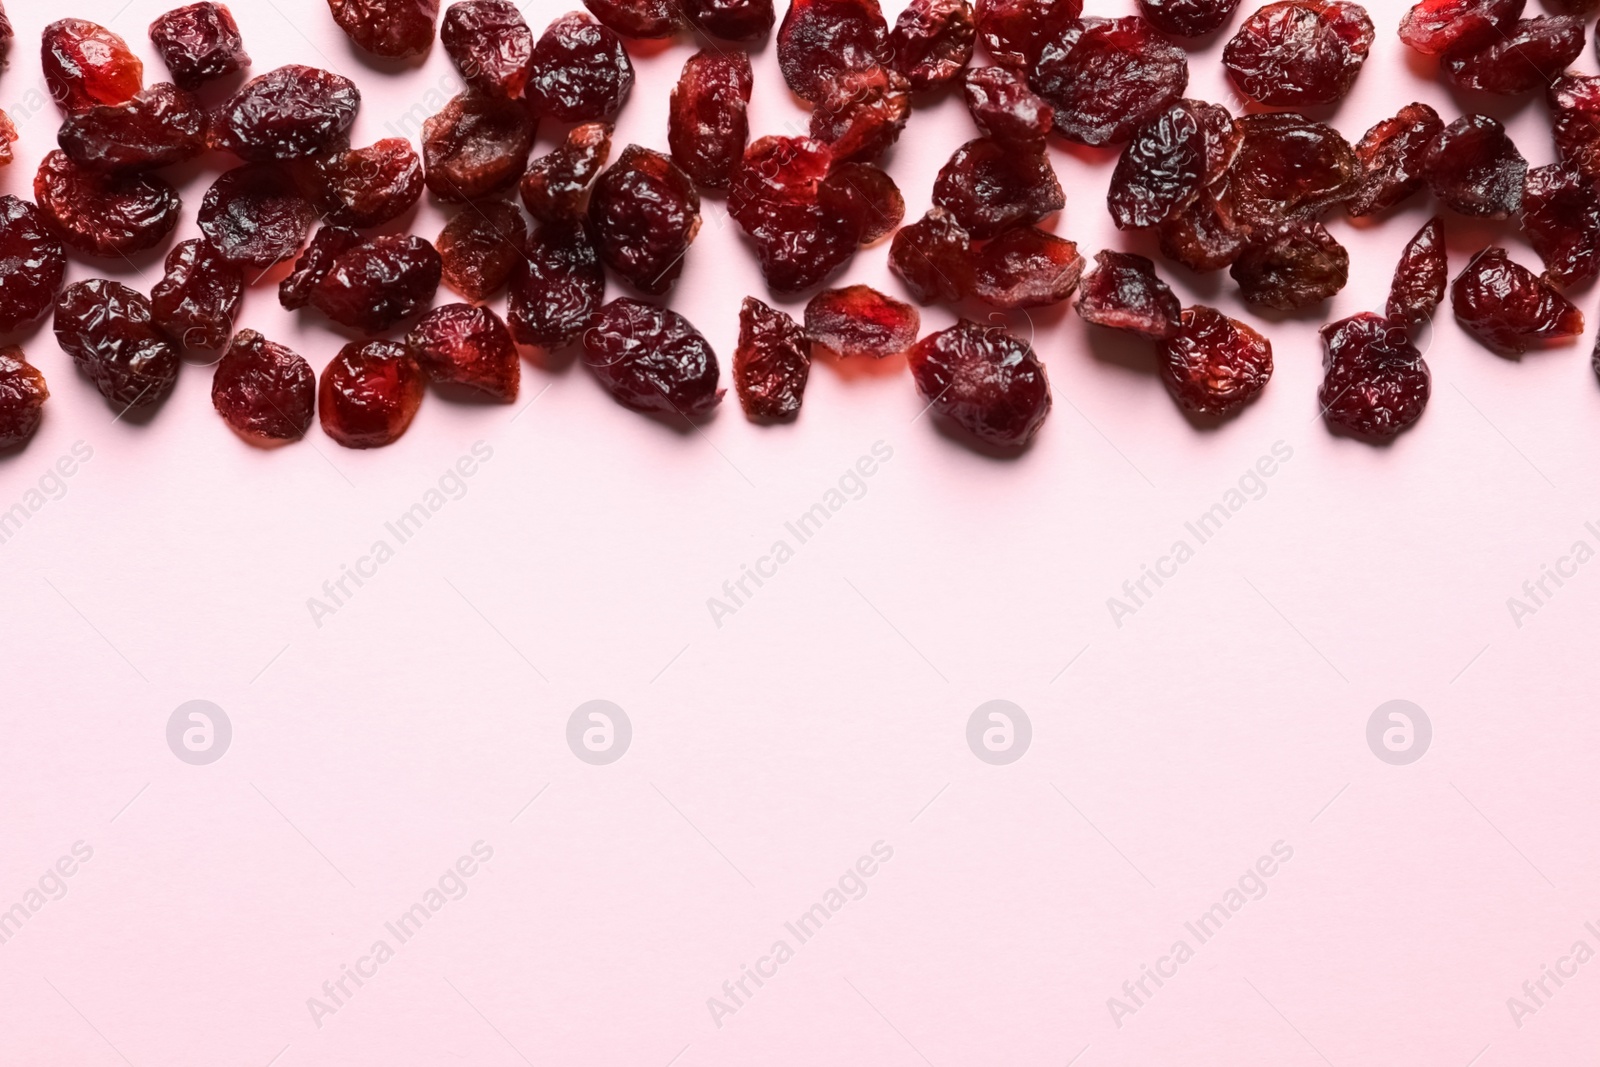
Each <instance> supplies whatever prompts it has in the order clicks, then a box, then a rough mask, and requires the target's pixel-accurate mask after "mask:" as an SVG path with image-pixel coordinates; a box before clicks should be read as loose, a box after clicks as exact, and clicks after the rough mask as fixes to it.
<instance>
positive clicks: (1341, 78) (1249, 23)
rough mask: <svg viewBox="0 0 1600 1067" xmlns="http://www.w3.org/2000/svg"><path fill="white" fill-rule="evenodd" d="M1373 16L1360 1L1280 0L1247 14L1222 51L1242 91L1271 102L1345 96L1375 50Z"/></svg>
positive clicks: (1296, 103)
mask: <svg viewBox="0 0 1600 1067" xmlns="http://www.w3.org/2000/svg"><path fill="white" fill-rule="evenodd" d="M1372 38H1373V29H1372V20H1371V19H1369V18H1368V17H1367V12H1366V9H1365V8H1363V7H1362V6H1361V5H1360V4H1351V3H1343V2H1341V0H1280V2H1279V3H1275V4H1268V5H1267V6H1266V7H1263V8H1261V9H1260V10H1259V11H1257V12H1255V14H1253V15H1251V16H1250V17H1249V18H1247V19H1245V21H1244V24H1243V25H1241V26H1240V27H1239V32H1238V33H1236V34H1234V36H1233V39H1232V40H1230V41H1229V42H1228V46H1227V47H1226V48H1224V49H1223V51H1222V64H1223V66H1224V67H1226V68H1227V70H1228V77H1229V78H1230V79H1232V81H1233V84H1234V85H1235V86H1236V87H1237V88H1238V90H1239V91H1240V92H1241V93H1243V94H1244V95H1245V96H1248V97H1249V98H1250V99H1252V100H1255V101H1257V102H1259V103H1262V104H1267V105H1269V106H1271V107H1305V106H1309V105H1315V104H1331V103H1334V102H1335V101H1337V100H1342V99H1344V97H1345V95H1346V94H1347V93H1349V92H1350V87H1351V86H1352V85H1354V84H1355V81H1356V75H1357V74H1360V73H1361V66H1362V64H1363V63H1365V62H1366V60H1367V53H1368V52H1370V51H1371V50H1372Z"/></svg>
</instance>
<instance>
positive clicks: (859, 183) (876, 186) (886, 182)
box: [817, 163, 906, 245]
mask: <svg viewBox="0 0 1600 1067" xmlns="http://www.w3.org/2000/svg"><path fill="white" fill-rule="evenodd" d="M817 202H818V205H819V206H820V207H821V208H822V210H823V211H824V212H825V213H826V215H827V216H828V217H829V218H834V219H838V220H840V221H842V222H844V223H846V224H847V225H848V226H849V227H850V229H851V230H852V232H854V233H855V234H856V243H858V244H863V245H869V244H872V243H873V242H874V241H877V240H879V239H881V238H883V237H887V236H888V235H889V234H891V233H893V232H894V231H895V229H896V228H897V227H898V226H899V225H900V222H901V220H903V219H904V218H905V215H906V201H905V197H903V196H901V195H900V188H899V186H897V185H895V183H894V179H893V178H891V177H889V175H888V173H887V172H885V171H884V170H882V169H881V168H879V167H875V166H873V165H872V164H871V163H839V164H836V165H835V166H834V167H833V168H832V169H830V170H829V171H828V176H827V177H826V178H824V179H822V181H821V182H820V183H818V185H817Z"/></svg>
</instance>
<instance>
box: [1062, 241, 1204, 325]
mask: <svg viewBox="0 0 1600 1067" xmlns="http://www.w3.org/2000/svg"><path fill="white" fill-rule="evenodd" d="M1094 262H1095V268H1094V270H1092V271H1090V272H1089V273H1088V274H1087V275H1085V276H1084V279H1083V293H1082V294H1081V295H1080V296H1079V297H1078V302H1077V304H1076V305H1075V306H1076V307H1077V309H1078V315H1079V317H1081V318H1082V319H1083V320H1084V321H1085V322H1092V323H1094V325H1096V326H1104V327H1107V328H1108V329H1112V330H1124V331H1126V332H1128V333H1132V334H1137V335H1139V336H1140V337H1148V338H1150V339H1151V340H1154V341H1164V340H1166V339H1167V338H1169V337H1172V336H1174V335H1175V334H1176V333H1177V332H1178V327H1179V325H1180V324H1181V317H1182V315H1183V307H1182V305H1180V304H1179V303H1178V297H1177V295H1176V294H1175V293H1173V291H1172V290H1171V289H1170V288H1168V287H1167V283H1166V282H1164V281H1162V280H1161V279H1160V278H1159V277H1158V276H1157V275H1156V265H1155V264H1154V263H1152V262H1150V260H1148V259H1146V258H1145V257H1144V256H1138V255H1134V254H1133V253H1131V252H1110V251H1107V252H1098V253H1096V254H1095V257H1094Z"/></svg>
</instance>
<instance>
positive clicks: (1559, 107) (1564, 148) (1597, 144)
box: [1545, 74, 1600, 178]
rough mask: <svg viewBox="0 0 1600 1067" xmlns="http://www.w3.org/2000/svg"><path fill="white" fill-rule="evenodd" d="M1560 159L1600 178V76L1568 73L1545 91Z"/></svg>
mask: <svg viewBox="0 0 1600 1067" xmlns="http://www.w3.org/2000/svg"><path fill="white" fill-rule="evenodd" d="M1545 97H1546V99H1547V100H1548V102H1549V104H1550V120H1551V125H1552V128H1553V132H1554V134H1555V141H1556V157H1557V159H1558V160H1559V161H1560V162H1561V163H1563V164H1565V165H1566V166H1568V167H1571V168H1572V169H1573V170H1576V171H1578V172H1579V173H1581V174H1587V175H1588V176H1589V177H1591V178H1600V77H1594V76H1591V75H1584V74H1567V75H1563V76H1562V77H1560V78H1557V79H1556V80H1555V81H1553V82H1551V83H1550V88H1549V91H1548V92H1546V94H1545Z"/></svg>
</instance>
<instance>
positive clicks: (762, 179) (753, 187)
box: [728, 137, 872, 293]
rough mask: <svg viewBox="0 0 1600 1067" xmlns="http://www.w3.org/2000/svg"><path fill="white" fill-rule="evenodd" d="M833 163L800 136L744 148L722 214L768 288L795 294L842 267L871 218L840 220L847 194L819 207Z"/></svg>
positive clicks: (822, 148)
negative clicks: (747, 246) (745, 243)
mask: <svg viewBox="0 0 1600 1067" xmlns="http://www.w3.org/2000/svg"><path fill="white" fill-rule="evenodd" d="M831 161H832V156H831V153H830V152H829V151H828V148H827V146H826V145H823V144H821V143H820V142H817V141H814V140H811V139H810V138H805V137H763V138H761V139H759V140H757V141H756V142H754V143H753V144H751V145H750V147H749V148H747V149H746V150H745V154H744V159H743V160H742V161H740V164H739V166H738V168H737V169H736V170H735V171H734V175H733V182H732V185H731V187H730V189H729V192H728V213H729V214H730V215H732V216H733V218H734V221H736V222H738V223H739V226H740V228H741V229H743V230H744V232H745V233H746V234H747V235H748V236H749V237H750V239H751V242H752V243H753V244H754V245H755V250H756V255H757V258H758V259H759V260H760V262H761V271H762V274H763V275H764V276H765V277H766V280H767V285H768V286H769V287H770V288H772V289H773V290H774V291H775V292H785V293H791V292H799V291H801V290H804V289H809V288H811V287H812V286H814V285H817V284H820V283H821V282H822V281H824V280H825V279H826V278H828V276H829V275H831V274H832V273H833V272H834V271H836V270H838V269H839V268H840V267H842V266H844V264H845V263H846V262H848V261H849V259H850V257H851V256H852V255H853V254H854V253H855V249H856V246H857V245H858V244H859V243H860V242H861V241H862V240H863V239H864V237H865V235H866V230H865V229H863V227H864V226H867V225H869V224H870V223H871V221H872V220H870V219H868V218H865V217H853V216H852V217H847V216H846V214H845V213H843V212H842V211H841V208H842V207H845V206H847V205H846V203H845V201H847V200H852V198H850V197H847V196H844V195H843V194H845V193H848V192H849V190H848V188H841V189H836V190H834V192H836V193H839V194H841V195H840V197H839V198H838V199H830V201H829V202H828V203H827V204H826V205H824V203H823V196H824V192H825V186H826V184H827V183H826V179H827V177H828V175H829V166H830V163H831Z"/></svg>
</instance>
